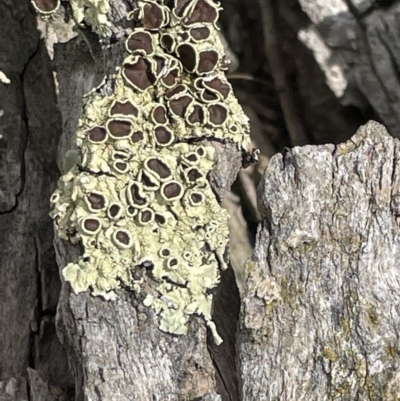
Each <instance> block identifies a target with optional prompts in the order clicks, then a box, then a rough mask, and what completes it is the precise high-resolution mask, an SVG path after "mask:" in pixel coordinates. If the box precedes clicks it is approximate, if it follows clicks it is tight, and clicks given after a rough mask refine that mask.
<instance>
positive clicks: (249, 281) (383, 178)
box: [238, 122, 400, 401]
mask: <svg viewBox="0 0 400 401" xmlns="http://www.w3.org/2000/svg"><path fill="white" fill-rule="evenodd" d="M399 160H400V143H399V141H398V140H397V139H393V138H392V137H390V136H389V135H388V134H387V131H386V130H385V128H384V127H383V126H382V125H380V124H378V123H375V122H369V123H368V124H367V125H365V126H363V127H361V128H360V129H359V130H358V131H357V133H356V134H355V135H354V136H353V137H352V138H351V140H349V141H348V142H346V143H343V144H341V145H339V146H334V145H324V146H318V147H316V146H305V147H302V148H294V149H292V150H290V151H288V152H287V153H285V154H284V155H276V156H274V157H273V158H272V159H271V162H270V164H269V166H268V168H267V170H266V172H265V176H264V177H263V179H262V182H261V185H260V188H259V204H260V211H261V213H262V216H263V219H264V220H263V223H262V225H261V226H260V228H259V231H258V234H257V243H256V246H255V250H254V254H253V259H252V261H251V262H249V263H248V264H247V266H246V267H247V268H246V278H245V286H244V297H243V299H242V310H241V317H240V331H239V338H238V363H239V371H240V382H241V386H242V387H241V392H242V393H241V396H242V399H243V400H246V401H252V400H254V401H255V400H257V401H263V400H268V401H272V400H280V401H289V400H290V401H292V400H293V401H294V400H303V399H304V400H315V401H317V400H318V401H323V400H331V399H340V400H343V401H346V400H349V401H350V400H355V399H357V400H365V401H367V400H368V401H371V400H374V401H375V400H376V401H378V400H382V399H384V400H388V401H389V400H396V399H398V397H399V394H400V393H399V390H398V388H399V387H398V386H399V385H398V381H399V366H400V358H399V354H398V347H399V345H398V327H399V324H400V311H399V308H398V305H399V301H400V290H399V282H400V270H399V268H398V260H399V257H400V244H399V239H400V227H399V213H400V210H399V193H400V169H399V166H400V164H399Z"/></svg>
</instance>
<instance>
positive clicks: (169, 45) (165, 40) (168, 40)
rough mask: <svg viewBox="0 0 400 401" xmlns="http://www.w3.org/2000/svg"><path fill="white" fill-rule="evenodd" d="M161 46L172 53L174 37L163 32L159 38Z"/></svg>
mask: <svg viewBox="0 0 400 401" xmlns="http://www.w3.org/2000/svg"><path fill="white" fill-rule="evenodd" d="M160 43H161V46H162V47H163V48H164V49H165V50H166V51H167V52H169V53H172V52H173V51H174V49H175V39H174V37H173V36H172V35H170V34H169V33H165V34H163V35H162V36H161V39H160Z"/></svg>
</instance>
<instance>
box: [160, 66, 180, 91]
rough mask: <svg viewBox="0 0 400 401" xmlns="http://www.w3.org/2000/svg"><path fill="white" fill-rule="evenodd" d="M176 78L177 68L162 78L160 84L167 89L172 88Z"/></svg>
mask: <svg viewBox="0 0 400 401" xmlns="http://www.w3.org/2000/svg"><path fill="white" fill-rule="evenodd" d="M178 76H179V70H178V69H177V68H175V69H173V70H171V71H169V72H168V74H167V75H165V76H164V77H162V78H161V82H162V83H163V84H164V85H165V86H166V87H167V88H173V87H174V86H175V85H176V82H177V78H178Z"/></svg>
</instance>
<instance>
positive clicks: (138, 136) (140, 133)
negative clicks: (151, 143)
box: [131, 131, 144, 143]
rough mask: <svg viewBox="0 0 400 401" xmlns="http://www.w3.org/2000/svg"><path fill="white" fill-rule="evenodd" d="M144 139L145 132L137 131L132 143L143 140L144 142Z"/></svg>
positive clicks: (133, 135)
mask: <svg viewBox="0 0 400 401" xmlns="http://www.w3.org/2000/svg"><path fill="white" fill-rule="evenodd" d="M143 138H144V134H143V131H135V132H134V133H133V134H132V136H131V141H132V142H133V143H138V142H140V141H141V140H143Z"/></svg>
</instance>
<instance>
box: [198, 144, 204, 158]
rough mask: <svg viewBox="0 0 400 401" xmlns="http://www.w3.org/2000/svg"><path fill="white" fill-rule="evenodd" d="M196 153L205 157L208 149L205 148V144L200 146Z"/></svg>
mask: <svg viewBox="0 0 400 401" xmlns="http://www.w3.org/2000/svg"><path fill="white" fill-rule="evenodd" d="M196 153H197V154H198V155H199V156H200V157H203V156H204V155H205V154H206V150H205V149H204V146H199V147H198V148H197V149H196Z"/></svg>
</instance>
